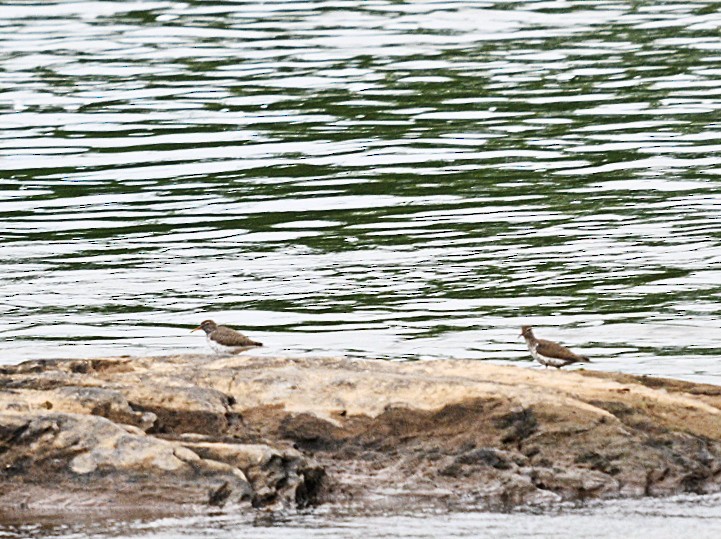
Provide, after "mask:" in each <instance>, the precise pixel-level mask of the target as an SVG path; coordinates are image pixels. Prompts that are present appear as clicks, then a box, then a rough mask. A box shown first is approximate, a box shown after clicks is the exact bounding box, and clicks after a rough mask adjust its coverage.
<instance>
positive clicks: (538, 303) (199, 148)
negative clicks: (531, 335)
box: [0, 0, 721, 383]
mask: <svg viewBox="0 0 721 539" xmlns="http://www.w3.org/2000/svg"><path fill="white" fill-rule="evenodd" d="M711 8H713V3H712V2H695V3H687V4H680V3H675V4H674V3H665V2H661V3H656V4H653V5H647V6H641V7H636V8H633V9H632V8H631V7H630V6H629V5H628V3H627V2H622V1H620V0H619V1H614V0H611V1H609V2H604V3H603V4H599V5H598V6H594V5H590V4H589V3H587V2H572V1H570V2H535V3H529V2H527V3H521V4H509V3H506V2H493V1H489V2H484V3H482V4H479V3H477V2H465V1H461V0H458V1H454V0H448V1H444V2H406V3H398V2H389V1H388V2H387V1H385V0H382V1H379V2H373V3H358V2H351V1H341V2H335V3H333V4H328V3H324V2H320V1H319V2H315V1H308V2H302V3H301V2H294V1H286V2H256V1H244V2H237V3H232V4H222V5H215V4H207V3H203V2H194V1H189V2H175V1H173V2H150V1H149V2H133V3H127V2H112V1H109V2H65V1H56V2H51V3H46V4H43V5H33V6H24V5H20V4H16V5H12V6H10V5H8V6H5V7H3V9H2V15H3V16H2V17H0V83H2V84H1V86H2V90H0V105H1V106H2V108H1V109H0V216H1V217H2V219H1V220H0V234H1V235H2V242H1V243H0V312H2V314H3V321H2V324H3V325H2V326H1V327H2V334H3V336H4V338H5V339H4V341H5V342H4V343H3V350H4V351H5V352H6V353H5V354H4V356H3V359H2V360H0V361H3V362H17V361H21V360H23V359H28V358H35V357H57V356H96V355H111V354H112V355H115V354H124V353H133V354H147V353H149V354H164V353H174V352H199V351H203V350H205V348H204V346H205V345H204V340H203V339H200V338H195V337H197V336H195V335H192V336H191V335H189V334H188V333H187V329H188V328H190V327H195V326H196V325H197V324H198V322H199V320H202V319H204V318H208V317H211V316H212V317H213V318H215V319H216V320H219V321H222V322H224V323H228V324H231V325H237V326H238V327H240V328H242V329H243V330H244V331H245V332H247V333H248V334H251V335H253V336H254V337H257V338H258V339H260V340H262V341H263V342H265V343H266V344H267V348H265V349H264V350H263V351H262V353H269V354H274V353H294V354H319V353H322V354H326V353H327V354H348V355H353V356H360V357H382V358H389V359H419V358H420V359H440V358H444V357H449V356H452V357H464V358H468V359H478V360H484V359H493V360H498V361H508V362H517V361H519V360H525V359H527V353H526V351H525V348H524V345H523V342H522V341H521V340H519V339H517V338H516V336H517V333H518V327H519V326H520V325H521V324H522V323H527V322H528V323H532V324H534V325H536V326H538V329H537V333H538V334H539V335H542V336H544V337H549V338H557V339H559V340H562V341H563V342H565V343H566V344H569V345H572V346H574V347H576V348H579V349H583V351H584V353H587V354H589V355H591V356H592V357H593V358H594V359H595V360H596V362H595V363H594V364H593V367H592V368H594V369H602V370H623V371H626V372H634V373H642V374H652V375H664V376H678V377H682V378H689V379H696V380H706V381H711V382H714V383H721V378H719V376H721V375H720V374H719V369H717V368H716V363H717V357H718V356H717V348H718V342H719V339H720V338H721V335H720V334H719V332H718V327H721V326H719V324H718V320H717V318H718V314H719V308H718V307H717V306H716V305H717V303H718V295H719V293H721V285H719V284H718V283H719V279H718V278H719V272H718V271H717V269H716V267H715V265H716V263H717V262H718V261H719V260H721V245H720V243H719V241H720V238H721V226H720V224H719V219H718V215H719V210H721V200H720V199H719V196H718V194H717V191H718V187H719V185H718V182H717V181H716V176H717V175H718V173H719V172H718V170H719V163H720V162H719V157H718V156H717V155H716V154H717V153H718V148H719V145H718V144H716V142H718V140H719V139H721V129H720V128H719V126H720V124H719V123H718V119H717V117H716V116H717V114H716V113H717V111H718V109H719V108H720V107H721V100H719V95H721V94H719V92H718V91H716V90H715V88H716V87H718V86H719V82H720V81H719V76H720V75H721V71H720V70H718V69H716V68H715V67H714V65H715V64H716V63H717V62H716V60H717V58H716V56H715V55H716V54H717V52H718V48H719V47H721V38H719V37H718V36H716V35H715V34H713V33H712V30H713V29H714V28H716V27H717V26H718V21H717V17H716V16H715V10H713V9H711ZM709 32H711V33H709ZM524 365H528V364H527V363H524Z"/></svg>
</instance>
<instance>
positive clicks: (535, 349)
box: [520, 326, 591, 369]
mask: <svg viewBox="0 0 721 539" xmlns="http://www.w3.org/2000/svg"><path fill="white" fill-rule="evenodd" d="M520 336H522V337H523V338H524V339H526V344H527V345H528V351H529V352H531V355H532V356H533V359H535V360H536V361H538V362H539V363H540V364H541V365H544V366H545V367H548V366H549V365H550V366H551V367H556V368H557V369H560V368H561V367H565V366H566V365H570V364H571V363H579V362H582V361H585V362H588V363H590V362H591V360H590V359H588V358H587V357H586V356H579V355H578V354H574V353H573V352H571V351H570V350H569V349H568V348H566V347H565V346H563V345H561V344H558V343H557V342H553V341H547V340H546V339H536V336H535V335H534V334H533V328H532V327H531V326H522V327H521V335H520Z"/></svg>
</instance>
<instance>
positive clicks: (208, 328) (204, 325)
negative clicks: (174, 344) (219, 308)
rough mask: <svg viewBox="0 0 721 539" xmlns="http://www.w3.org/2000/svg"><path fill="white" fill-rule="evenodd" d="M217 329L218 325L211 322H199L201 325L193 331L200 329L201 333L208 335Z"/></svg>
mask: <svg viewBox="0 0 721 539" xmlns="http://www.w3.org/2000/svg"><path fill="white" fill-rule="evenodd" d="M217 328H218V325H217V324H216V323H215V322H213V321H212V320H203V322H201V324H200V325H199V326H198V327H197V328H195V329H194V330H193V331H198V330H199V329H202V330H203V331H205V333H207V334H210V333H213V332H214V331H215V330H216V329H217ZM193 331H191V333H193Z"/></svg>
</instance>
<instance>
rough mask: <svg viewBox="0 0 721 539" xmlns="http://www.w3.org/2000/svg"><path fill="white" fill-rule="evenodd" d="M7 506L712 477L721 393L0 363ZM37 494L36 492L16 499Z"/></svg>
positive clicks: (410, 373)
mask: <svg viewBox="0 0 721 539" xmlns="http://www.w3.org/2000/svg"><path fill="white" fill-rule="evenodd" d="M0 388H1V389H2V391H0V466H2V467H3V469H4V471H5V473H4V474H3V476H1V477H0V508H3V507H4V508H13V507H19V506H30V507H31V508H32V507H35V508H41V509H52V507H54V506H55V507H61V506H65V505H67V504H68V503H72V504H75V505H87V506H88V507H90V508H92V507H93V504H103V505H104V506H112V507H121V506H123V505H124V504H125V505H127V506H131V505H135V506H138V505H139V504H146V505H152V506H153V507H155V508H170V509H178V508H180V509H182V508H188V507H191V506H196V505H211V506H216V507H221V506H222V507H225V508H226V509H227V508H231V507H251V506H254V507H304V506H307V505H313V504H317V503H338V504H343V505H344V506H346V507H354V508H356V509H357V510H359V511H377V510H381V511H394V510H399V511H400V510H404V508H405V507H407V506H408V504H409V503H412V504H414V507H417V508H423V507H427V508H444V509H447V508H470V507H474V508H478V507H480V508H500V509H509V508H512V507H515V506H517V505H520V504H529V503H530V504H552V503H557V502H559V501H564V500H582V499H588V498H611V497H623V496H642V495H654V496H658V495H669V494H676V493H682V492H696V493H707V492H718V491H719V490H721V479H719V478H720V477H721V473H719V472H721V388H716V387H714V386H706V385H702V384H691V383H687V382H679V381H675V380H662V379H655V378H648V377H633V376H629V375H621V374H618V375H615V374H607V373H596V372H592V371H578V370H577V371H553V372H551V371H545V370H535V369H523V368H516V367H508V366H498V365H490V364H487V363H485V362H477V361H457V360H456V361H453V360H448V361H434V362H428V363H425V362H416V363H398V362H382V361H360V360H357V361H351V360H347V359H343V358H282V357H262V358H260V357H252V356H230V357H217V356H169V357H164V358H107V359H94V360H70V361H61V360H53V361H32V362H27V363H24V364H21V365H17V366H6V367H3V368H1V369H0ZM28 493H30V494H28Z"/></svg>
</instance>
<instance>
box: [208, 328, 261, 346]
mask: <svg viewBox="0 0 721 539" xmlns="http://www.w3.org/2000/svg"><path fill="white" fill-rule="evenodd" d="M213 337H214V338H215V340H216V341H218V342H219V343H221V344H224V345H225V346H257V345H258V343H257V342H255V341H254V340H252V339H249V338H248V337H246V336H245V335H243V334H242V333H240V332H239V331H235V330H234V329H230V328H229V327H227V326H218V329H216V330H215V331H214V332H213Z"/></svg>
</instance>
